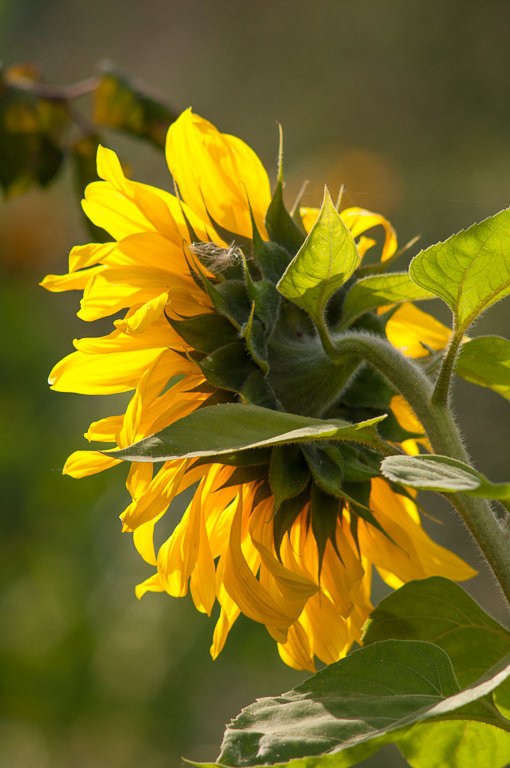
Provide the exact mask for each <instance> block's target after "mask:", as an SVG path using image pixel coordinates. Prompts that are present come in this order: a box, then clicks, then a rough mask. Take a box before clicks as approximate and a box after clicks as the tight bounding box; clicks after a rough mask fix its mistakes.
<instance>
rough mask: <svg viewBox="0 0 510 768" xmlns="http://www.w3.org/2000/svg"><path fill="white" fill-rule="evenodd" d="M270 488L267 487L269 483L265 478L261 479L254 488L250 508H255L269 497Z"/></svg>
mask: <svg viewBox="0 0 510 768" xmlns="http://www.w3.org/2000/svg"><path fill="white" fill-rule="evenodd" d="M271 495H272V494H271V488H270V487H269V483H268V481H267V479H265V480H262V481H261V483H260V485H259V486H257V489H256V490H255V494H254V496H253V502H252V505H251V508H252V510H254V509H256V508H257V506H258V505H259V504H261V503H262V502H263V501H266V500H267V499H269V498H271Z"/></svg>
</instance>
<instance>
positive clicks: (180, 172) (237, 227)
mask: <svg viewBox="0 0 510 768" xmlns="http://www.w3.org/2000/svg"><path fill="white" fill-rule="evenodd" d="M166 157H167V163H168V167H169V169H170V173H171V174H172V176H173V177H174V179H175V181H176V183H177V185H178V187H179V190H180V193H181V195H182V197H183V199H184V201H185V202H186V203H187V205H188V206H189V207H190V208H191V209H192V210H193V211H194V212H195V213H197V214H198V215H199V216H200V217H201V218H202V219H203V220H204V221H208V219H209V216H208V212H209V213H210V214H211V216H212V217H213V218H214V219H215V221H217V222H218V223H219V224H221V226H222V227H224V228H225V229H228V230H230V231H231V232H235V233H237V234H240V235H244V236H246V237H251V234H252V225H251V219H250V211H249V205H248V201H249V203H250V204H251V207H252V210H253V214H254V218H255V221H256V224H257V227H258V229H259V232H260V233H261V234H263V235H264V234H265V227H264V217H265V213H266V211H267V209H268V207H269V203H270V200H271V195H270V190H269V180H268V177H267V174H266V172H265V170H264V168H263V166H262V164H261V162H260V160H259V159H258V157H257V156H256V154H255V153H254V152H253V150H251V149H250V148H249V147H248V146H247V145H246V144H245V143H244V142H242V141H241V140H240V139H237V138H235V137H234V136H228V135H227V134H222V133H220V132H219V131H218V130H217V129H216V128H215V127H214V126H213V125H212V124H211V123H209V122H208V121H207V120H204V119H203V118H201V117H199V116H198V115H194V114H193V113H192V111H191V109H187V110H186V111H185V112H183V113H182V114H181V116H180V117H179V118H178V119H177V120H176V121H175V122H174V123H172V125H171V126H170V128H169V131H168V135H167V141H166Z"/></svg>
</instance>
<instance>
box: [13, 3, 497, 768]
mask: <svg viewBox="0 0 510 768" xmlns="http://www.w3.org/2000/svg"><path fill="white" fill-rule="evenodd" d="M509 33H510V4H509V3H508V2H506V1H505V0H499V1H497V0H485V2H483V3H481V2H477V1H471V0H429V2H427V3H418V2H414V3H413V2H409V0H377V2H375V1H372V2H365V3H352V2H343V0H336V1H335V0H315V3H314V4H313V5H312V4H311V3H310V2H304V0H293V2H283V0H272V2H268V1H266V0H259V2H243V1H242V0H214V2H211V1H210V0H209V2H207V0H203V2H199V1H198V0H186V1H185V0H148V1H147V2H146V3H144V4H142V3H140V2H136V3H135V2H132V0H102V2H99V0H88V1H87V2H86V3H79V2H72V0H44V2H40V0H11V1H9V0H3V1H1V2H0V44H1V45H0V52H1V58H2V62H3V64H4V65H10V64H13V63H15V62H23V61H33V62H36V63H38V64H39V65H40V66H41V68H42V70H43V72H44V74H45V77H46V80H47V81H48V82H52V83H57V84H64V83H71V82H73V81H77V80H80V79H83V78H85V77H88V76H90V75H92V74H93V73H94V71H95V66H96V63H97V62H98V61H99V60H100V59H103V58H108V59H111V60H113V61H114V62H115V63H116V64H118V65H119V66H120V67H122V68H123V69H125V70H126V71H128V72H130V73H132V74H133V75H137V76H139V77H141V78H142V79H144V80H145V81H146V82H147V83H149V84H151V85H152V86H154V87H155V88H157V89H159V91H160V92H161V93H162V94H165V95H166V97H167V98H168V100H169V101H170V102H171V104H173V105H174V106H175V107H176V108H177V109H178V110H180V109H181V108H185V107H187V106H189V105H192V106H193V108H194V110H195V111H196V112H198V113H199V114H201V115H202V116H204V117H206V118H208V119H209V120H211V121H212V122H213V123H215V124H216V125H217V126H218V127H219V128H220V129H221V130H223V131H225V132H228V133H232V134H235V135H238V136H240V137H242V138H243V139H245V140H246V141H247V142H248V143H249V144H250V145H251V146H252V147H253V148H254V149H255V150H256V151H257V152H258V154H259V155H260V157H261V158H262V160H263V161H264V163H265V165H266V167H267V168H268V169H269V170H270V171H271V173H272V178H274V166H275V158H276V151H277V127H276V121H279V122H281V123H282V125H283V127H284V135H285V159H286V171H287V181H288V193H289V194H288V199H289V201H292V198H293V194H295V193H296V192H297V190H298V188H299V186H300V184H301V181H302V180H303V179H304V178H308V179H310V181H311V183H310V185H309V187H308V190H307V193H306V196H305V200H304V202H305V204H317V203H319V202H320V198H321V195H322V188H323V185H324V183H328V184H329V185H330V186H331V187H332V188H333V190H336V189H337V188H338V187H339V185H340V184H341V183H344V184H345V185H346V191H345V195H344V202H345V203H347V204H356V205H362V206H365V207H368V208H373V209H375V210H378V211H380V212H382V213H384V214H386V215H387V216H388V217H390V218H391V220H392V221H393V223H394V224H395V226H396V228H397V231H398V233H399V237H400V242H401V243H404V242H406V241H407V240H409V239H410V238H411V237H412V236H414V235H415V234H421V240H420V243H419V245H418V246H416V247H415V249H414V252H416V250H417V249H418V248H419V247H420V246H422V247H424V246H426V245H428V244H431V243H433V242H435V241H437V240H440V239H443V238H445V237H447V236H448V235H450V234H452V233H453V232H455V231H457V230H459V229H460V228H462V227H467V226H469V225H470V224H471V223H473V222H474V221H479V220H481V219H482V218H484V217H486V216H488V215H490V214H492V213H495V212H497V211H498V210H500V209H501V208H504V207H507V206H508V205H509V202H510V200H509V198H510V181H509V179H510V141H509V139H510V95H509V75H510V66H509V65H510V48H509V45H508V37H509ZM107 140H108V144H109V146H111V147H112V148H114V149H116V150H118V151H119V152H120V154H121V156H122V159H123V161H126V162H127V163H129V165H130V166H131V168H132V175H133V178H136V179H138V180H141V181H144V182H148V183H152V184H156V185H160V186H164V187H168V185H169V179H168V176H167V172H166V171H165V165H164V160H163V157H162V156H161V154H160V153H158V152H157V151H156V150H153V149H151V148H148V147H146V146H142V145H141V144H140V143H139V142H135V141H130V140H129V139H126V138H124V137H120V136H118V135H116V134H113V133H112V134H109V135H108V136H107ZM88 240H89V237H88V235H87V233H86V231H85V230H84V228H83V226H82V222H81V219H80V213H79V206H78V204H77V198H76V197H75V195H74V191H73V189H72V182H71V179H70V177H69V174H64V176H63V177H62V178H60V179H59V180H58V182H57V183H55V184H54V185H52V186H51V187H50V188H49V189H48V190H46V191H44V192H39V191H35V192H31V193H29V194H27V195H25V196H23V197H19V198H16V199H12V200H9V201H6V202H4V203H3V204H2V208H1V212H0V250H1V277H2V279H1V287H0V291H1V303H0V315H1V326H0V327H1V328H2V337H3V345H2V346H3V361H2V376H1V379H0V387H1V390H2V398H1V401H0V408H1V412H2V418H1V424H2V440H1V442H0V456H1V477H2V491H1V494H2V495H1V499H2V502H1V504H2V521H3V535H2V541H1V544H0V546H1V548H2V556H1V561H0V563H1V564H0V569H1V574H2V590H1V594H0V626H1V631H0V658H1V664H2V670H1V677H0V715H1V721H0V765H1V766H2V768H3V766H6V768H7V767H8V768H68V766H73V768H135V766H139V765H143V766H144V768H163V766H165V768H166V767H167V766H178V765H179V764H180V755H185V756H187V757H189V758H193V759H197V760H200V759H202V760H205V759H213V758H214V757H215V755H216V754H217V752H218V747H219V743H220V741H221V735H222V731H223V725H224V723H225V722H226V721H228V720H229V719H230V718H231V717H232V716H234V715H235V714H236V713H237V712H238V711H239V710H240V708H241V707H242V706H244V705H246V704H248V703H249V702H250V701H252V700H253V699H254V698H255V697H257V696H264V695H273V694H277V693H279V692H280V691H282V690H286V689H288V688H290V687H292V686H293V685H295V684H297V683H298V682H299V681H300V680H301V679H303V677H304V675H303V674H301V673H298V672H295V671H293V670H290V669H287V668H285V667H284V665H283V664H282V663H281V662H280V660H279V657H278V654H277V652H276V648H275V647H274V644H273V642H272V641H271V640H270V639H269V637H268V636H267V634H266V632H265V630H264V629H263V628H261V627H260V626H258V625H256V624H254V623H250V622H248V621H242V620H241V621H239V622H238V625H236V627H235V628H234V630H233V631H232V633H231V636H230V637H229V640H228V642H227V646H226V648H225V650H224V651H223V653H222V655H221V656H220V658H219V659H218V660H217V661H215V662H212V661H211V659H210V657H209V650H208V649H209V645H210V641H211V636H212V629H213V624H212V622H211V621H210V620H208V619H207V617H204V616H202V615H199V614H197V613H196V611H195V610H194V608H193V606H192V604H191V601H189V600H187V599H185V600H173V599H170V598H165V597H163V596H159V595H148V596H146V597H145V598H144V599H143V600H142V601H140V602H139V601H137V600H136V599H135V597H134V585H135V584H136V583H137V582H139V581H140V580H142V579H143V578H145V577H146V576H147V575H148V571H149V570H150V569H148V568H147V567H146V566H145V565H144V564H143V562H142V561H141V560H140V558H139V556H138V555H137V553H136V552H135V550H134V548H133V546H132V543H131V541H130V537H121V536H120V524H119V521H118V514H119V513H120V511H121V510H122V509H123V508H124V506H125V503H126V495H127V494H126V491H125V489H124V485H123V483H124V470H123V469H122V468H116V469H115V470H110V471H109V472H107V473H105V474H103V475H99V476H96V477H93V478H89V479H84V480H81V481H74V480H72V479H70V478H68V477H64V478H63V477H62V476H61V468H62V466H63V463H64V460H65V458H66V456H67V455H68V454H69V453H70V452H71V451H73V450H75V449H76V448H78V447H85V441H84V440H82V438H81V434H82V433H83V432H84V431H85V430H86V428H87V426H88V424H89V422H90V421H92V420H93V419H96V418H99V417H101V416H102V415H107V414H109V413H116V412H119V408H120V407H121V405H122V403H119V401H118V400H114V401H112V400H110V401H107V398H103V399H101V398H85V397H80V396H74V395H66V394H58V393H54V392H51V391H49V389H48V388H47V385H46V378H47V374H48V372H49V370H50V368H51V366H52V365H53V364H54V363H55V362H56V361H57V360H59V359H60V358H61V357H62V356H64V355H65V354H67V353H68V352H70V351H71V349H72V347H71V342H72V339H73V338H74V337H79V336H83V335H93V334H94V333H98V334H100V333H101V332H104V331H103V330H102V329H99V330H95V329H91V328H90V327H88V326H86V325H85V324H84V323H82V322H80V321H79V320H77V319H76V317H75V312H76V310H77V308H78V295H77V294H73V293H70V294H67V295H66V294H63V295H54V294H48V293H45V292H44V291H43V290H42V289H40V288H39V287H38V286H37V283H38V281H39V280H40V279H41V278H42V277H43V276H44V275H45V274H46V273H47V272H57V273H59V272H64V271H66V260H67V255H68V252H69V249H70V248H71V247H72V245H74V244H77V243H83V242H87V241H88ZM437 310H438V312H439V313H440V314H439V316H440V317H441V319H444V320H446V319H447V314H446V313H445V312H444V311H443V310H442V309H441V308H440V307H437ZM509 318H510V310H509V307H508V303H507V304H506V305H498V306H497V307H496V308H495V309H494V310H492V311H491V313H490V314H489V315H488V316H487V317H486V318H484V319H483V320H482V321H481V322H480V323H479V325H478V328H477V332H479V333H495V332H499V333H500V334H502V335H507V336H508V335H509V325H510V323H509ZM457 396H458V408H457V412H458V419H459V422H460V423H461V424H462V428H463V432H464V434H465V436H466V440H467V441H468V443H469V446H470V450H471V453H472V455H473V458H474V460H475V462H476V464H477V466H478V468H479V469H481V470H482V471H485V472H486V473H487V474H488V475H489V476H490V477H491V478H492V479H494V480H503V479H505V480H508V479H509V475H510V466H509V461H508V427H509V418H508V403H507V402H505V401H504V400H503V399H502V398H500V397H498V396H497V395H496V394H493V393H491V392H488V391H482V390H480V391H479V390H478V389H477V388H476V387H474V386H472V385H469V384H466V383H463V382H461V383H460V384H459V385H458V387H457ZM424 502H425V503H426V504H427V508H428V509H430V510H431V511H432V512H433V513H434V514H435V515H436V516H438V517H439V518H440V520H441V521H442V523H443V524H442V525H439V524H437V523H433V522H431V521H430V520H425V523H424V524H425V526H426V527H427V529H428V530H431V531H432V532H433V535H434V537H435V538H436V539H438V540H440V541H441V542H442V543H444V544H447V545H448V546H450V547H452V548H454V549H455V550H456V551H457V552H459V553H461V554H463V556H464V557H465V558H467V559H468V560H469V561H470V562H471V563H472V564H473V565H475V566H476V567H481V568H482V566H481V563H480V558H479V556H478V554H477V553H476V551H475V549H474V547H473V545H472V544H471V543H470V541H469V539H468V536H467V535H466V534H465V532H464V531H463V529H462V527H461V525H460V523H458V522H457V521H456V519H455V518H454V516H453V514H452V513H451V512H450V511H449V509H448V508H447V506H446V504H444V505H442V504H439V505H438V504H437V503H436V502H435V501H434V499H433V498H432V497H431V498H430V499H429V498H427V497H424ZM175 517H176V518H177V513H176V515H175ZM378 589H379V591H380V592H381V593H382V588H380V587H378ZM467 589H468V590H469V591H470V592H471V593H472V594H474V595H475V596H476V597H477V599H479V600H480V601H481V602H482V604H483V605H484V606H485V607H486V608H488V609H489V610H490V611H492V612H493V613H494V614H495V615H496V616H498V617H499V618H502V617H503V616H504V613H503V604H502V601H501V600H500V599H499V598H498V595H497V594H495V590H494V587H493V585H492V583H491V580H490V577H489V576H488V575H487V573H486V572H485V571H484V570H483V568H482V572H481V575H480V576H478V577H477V578H476V579H474V580H473V581H472V582H471V583H470V584H468V585H467ZM378 594H379V592H378ZM366 765H367V766H369V765H370V766H392V767H394V768H396V767H397V766H399V765H403V762H401V760H400V758H399V756H398V755H397V753H396V751H395V750H393V749H392V748H388V749H387V750H386V751H384V750H383V752H381V753H380V754H379V755H377V756H376V757H374V758H372V759H371V760H370V761H366Z"/></svg>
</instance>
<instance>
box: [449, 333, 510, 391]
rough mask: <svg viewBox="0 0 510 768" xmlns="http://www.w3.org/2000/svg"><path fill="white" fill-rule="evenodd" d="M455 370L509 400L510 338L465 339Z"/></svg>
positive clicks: (481, 337) (479, 337)
mask: <svg viewBox="0 0 510 768" xmlns="http://www.w3.org/2000/svg"><path fill="white" fill-rule="evenodd" d="M455 373H456V374H457V375H458V376H461V377H462V378H463V379H466V381H471V382H472V383H473V384H479V385H480V386H481V387H489V389H493V390H494V391H495V392H498V394H500V395H502V396H503V397H504V398H506V399H507V400H510V341H508V340H507V339H503V338H501V336H478V337H477V338H476V339H470V340H469V341H466V342H464V344H462V346H461V348H460V352H459V356H458V358H457V361H456V366H455Z"/></svg>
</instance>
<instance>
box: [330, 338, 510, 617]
mask: <svg viewBox="0 0 510 768" xmlns="http://www.w3.org/2000/svg"><path fill="white" fill-rule="evenodd" d="M326 351H327V353H328V355H329V356H330V357H331V359H333V360H338V361H340V360H342V359H343V358H345V357H346V356H352V355H355V356H357V357H359V358H360V359H362V360H365V361H366V362H368V363H370V364H371V365H373V366H374V367H375V368H376V369H377V370H378V371H379V372H380V373H382V374H383V375H384V376H385V377H386V379H388V381H389V382H390V384H392V386H393V387H395V389H396V390H397V391H398V392H400V393H401V394H402V395H403V397H404V398H405V399H406V400H407V401H408V403H409V405H410V406H411V408H412V409H413V410H414V412H415V413H416V416H417V417H418V419H419V420H420V422H421V423H422V425H423V427H424V429H425V432H426V434H427V437H428V439H429V441H430V444H431V446H432V450H433V451H434V452H435V453H438V454H442V455H444V456H449V457H450V458H453V459H458V460H459V461H463V462H465V463H468V464H469V463H470V461H469V457H468V455H467V453H466V451H465V449H464V446H463V444H462V440H461V437H460V434H459V431H458V429H457V427H456V425H455V422H454V420H453V417H452V414H451V411H450V409H449V408H448V406H447V404H446V403H444V402H441V401H439V402H438V401H437V400H436V399H434V398H433V391H434V390H433V385H432V382H431V381H430V379H429V378H428V377H427V376H426V375H425V374H424V372H423V371H422V370H421V369H420V368H419V367H418V366H417V365H416V364H415V363H414V362H413V361H412V360H410V359H409V358H406V357H404V355H402V354H401V352H399V351H398V349H396V348H395V347H393V346H392V345H391V344H390V343H389V342H387V341H386V340H385V339H382V338H380V337H378V336H373V335H371V334H369V333H365V332H362V331H360V332H353V333H348V334H342V335H341V336H338V337H336V338H332V339H329V343H328V344H327V348H326ZM452 354H453V353H452ZM449 498H450V501H451V503H452V504H453V506H454V507H455V509H456V510H457V511H458V513H459V514H460V516H461V517H462V519H463V521H464V523H465V525H466V526H467V528H468V530H469V531H470V532H471V534H472V536H473V538H474V539H475V541H476V542H477V544H478V546H479V547H480V549H481V551H482V552H483V554H484V555H485V557H486V559H487V561H488V563H489V565H490V566H491V568H492V570H493V572H494V574H495V576H496V578H497V580H498V582H499V584H500V586H501V589H502V591H503V593H504V595H505V597H506V599H507V601H508V602H509V603H510V556H509V553H510V515H509V514H508V513H506V514H504V515H503V516H499V515H497V514H496V513H495V512H494V510H493V509H492V508H491V506H490V505H489V503H488V501H487V500H486V499H482V498H477V497H474V496H464V495H463V494H452V495H451V496H450V497H449Z"/></svg>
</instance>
